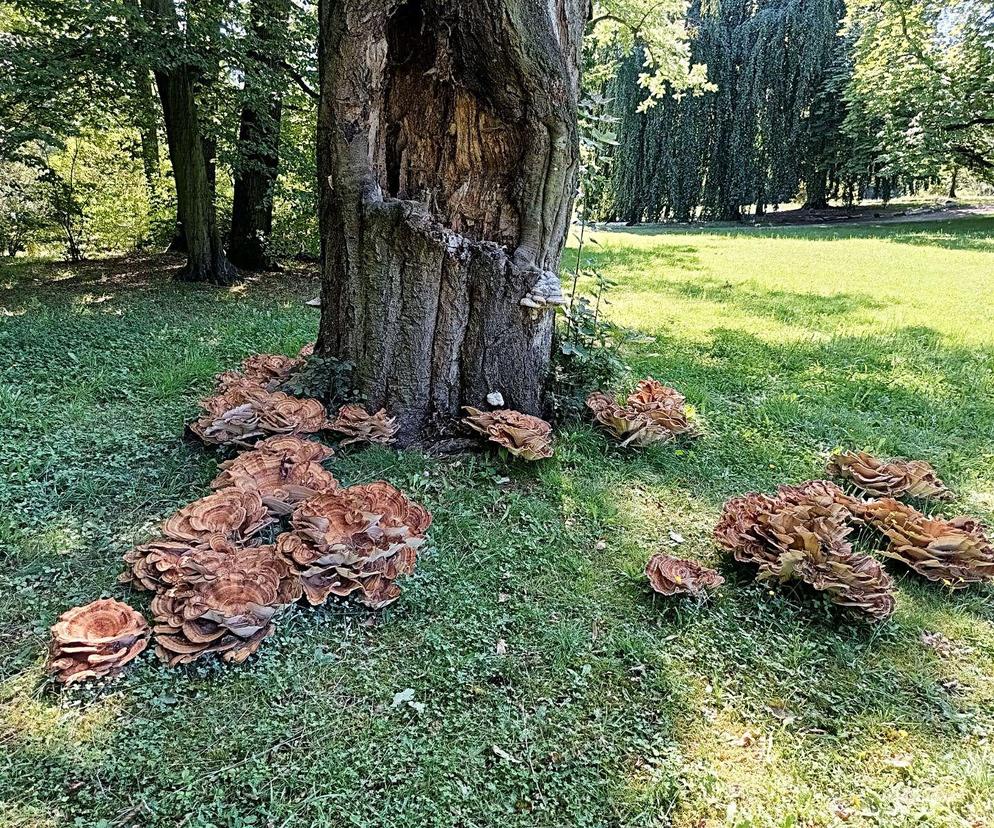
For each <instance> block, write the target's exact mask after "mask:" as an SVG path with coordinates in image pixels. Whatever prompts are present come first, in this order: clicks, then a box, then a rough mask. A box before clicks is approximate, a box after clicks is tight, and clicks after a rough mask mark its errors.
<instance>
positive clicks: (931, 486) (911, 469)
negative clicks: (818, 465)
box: [826, 451, 953, 500]
mask: <svg viewBox="0 0 994 828" xmlns="http://www.w3.org/2000/svg"><path fill="white" fill-rule="evenodd" d="M826 471H827V473H828V474H830V475H832V476H833V477H838V478H840V479H842V480H848V481H850V482H851V483H852V484H853V485H854V486H856V487H857V488H859V489H861V490H862V491H864V492H866V493H868V494H871V495H876V496H878V497H905V496H907V497H922V498H927V497H934V498H937V499H940V500H949V499H951V498H952V496H953V494H952V492H951V491H949V489H948V488H947V487H946V484H945V483H943V482H942V480H941V479H940V478H939V475H938V474H937V473H936V471H935V469H934V468H933V467H932V466H931V465H930V464H929V463H926V462H925V461H924V460H905V459H903V458H892V459H890V460H883V459H880V458H879V457H874V456H873V455H872V454H869V453H868V452H865V451H843V452H839V453H837V454H834V455H832V457H831V458H830V459H829V461H828V465H827V466H826Z"/></svg>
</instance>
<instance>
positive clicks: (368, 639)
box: [0, 218, 994, 828]
mask: <svg viewBox="0 0 994 828" xmlns="http://www.w3.org/2000/svg"><path fill="white" fill-rule="evenodd" d="M595 237H596V239H597V241H598V242H599V244H600V246H599V247H594V248H593V249H594V250H596V253H595V256H596V258H597V260H598V266H599V267H600V268H601V269H602V270H603V272H604V273H605V274H607V275H609V276H610V277H612V279H613V280H615V281H616V282H617V283H618V287H616V288H615V289H614V290H613V293H612V294H611V296H610V298H611V301H612V302H613V304H612V305H611V306H610V313H611V314H612V315H613V316H614V318H615V319H616V320H618V321H619V322H622V323H624V324H626V325H630V326H633V327H636V328H638V329H640V330H641V331H643V332H644V333H647V334H650V335H651V336H652V337H654V340H653V341H652V342H651V343H649V344H642V345H639V346H638V348H637V350H635V351H633V352H632V353H630V354H629V355H628V357H627V360H628V362H629V364H630V367H631V371H632V375H631V380H630V381H631V382H633V381H634V379H635V378H637V377H639V376H642V375H645V374H652V375H654V376H655V377H657V378H660V379H662V380H665V381H666V382H667V383H670V384H672V385H674V386H676V387H677V388H679V389H680V390H681V391H683V392H684V393H685V394H686V396H687V398H688V400H689V401H690V403H692V405H693V406H694V408H695V410H696V412H697V414H698V415H699V417H700V418H701V420H702V423H703V425H704V428H703V431H704V434H703V436H702V437H700V438H699V439H697V440H696V441H693V442H683V443H674V444H669V445H662V446H656V447H652V448H650V449H648V450H645V451H643V452H640V453H628V452H625V451H621V450H618V449H617V448H615V447H614V446H612V445H611V444H610V443H608V442H607V441H606V440H605V439H604V437H603V436H601V434H599V433H597V432H596V431H594V430H593V429H592V428H591V427H590V426H588V425H586V424H572V425H570V424H567V425H565V426H564V427H563V428H562V429H561V431H560V433H559V436H558V447H557V451H556V456H555V458H554V459H552V460H551V461H548V462H546V463H543V464H541V465H536V466H522V465H518V464H510V465H509V464H506V463H505V462H504V461H502V460H500V459H499V458H497V457H496V456H492V455H486V454H477V455H467V456H461V457H448V458H431V457H427V456H424V455H421V454H418V453H414V452H407V453H399V452H396V451H390V450H379V449H377V450H368V451H363V452H354V453H343V454H340V455H339V456H338V457H336V458H335V459H334V460H333V461H332V462H331V468H332V470H333V471H334V472H335V473H336V475H337V476H338V477H339V478H341V479H342V480H343V481H345V482H347V483H352V482H363V481H368V480H372V479H377V478H385V479H387V480H389V481H391V482H393V483H395V484H396V485H398V486H400V487H402V488H403V489H405V490H407V491H408V492H410V493H411V494H412V495H413V496H414V497H416V498H418V499H421V500H422V501H424V502H425V503H426V504H427V505H428V506H429V507H430V509H431V510H432V511H433V512H434V514H435V524H434V526H433V528H432V531H431V546H430V550H429V551H428V552H427V554H425V555H424V557H423V558H422V560H421V562H420V565H419V571H418V573H417V575H416V576H415V577H414V578H413V579H411V580H409V581H408V582H407V583H406V584H405V590H404V595H403V597H402V599H401V600H400V601H399V602H398V603H397V604H396V605H394V606H393V607H391V608H389V609H388V610H387V611H386V612H384V613H383V615H382V617H376V616H373V615H370V614H367V613H365V612H361V611H358V610H356V609H354V608H349V607H347V606H333V607H327V608H324V609H321V610H318V611H308V610H302V609H295V610H294V611H293V612H292V613H291V614H290V615H289V617H287V618H286V619H285V620H284V622H283V623H282V624H281V625H280V627H279V631H278V633H277V635H276V636H275V637H274V638H273V639H272V640H270V641H269V642H268V643H267V645H266V646H265V647H264V648H263V650H262V651H261V653H260V654H259V655H258V656H257V657H254V658H253V659H251V660H250V661H249V662H248V663H247V664H245V665H244V666H242V667H237V668H231V667H219V666H215V665H210V664H204V665H202V666H195V667H193V668H190V669H180V670H176V669H168V668H166V667H164V666H162V665H160V664H159V663H157V662H156V661H155V659H154V658H153V657H152V655H151V653H148V654H146V655H144V656H142V658H141V659H140V660H139V661H138V662H137V663H136V664H135V665H133V668H132V669H131V670H130V671H128V672H127V673H126V674H125V675H124V676H123V677H122V678H121V679H120V680H118V681H116V682H112V683H109V684H107V685H106V686H100V687H83V688H77V689H72V690H68V691H62V692H59V691H56V690H55V689H54V688H52V686H51V685H50V684H48V683H47V682H46V681H45V679H44V672H43V665H44V658H45V646H46V642H47V630H48V627H49V625H51V624H52V623H53V621H54V620H55V618H56V617H57V615H58V614H59V613H60V612H62V611H63V610H65V609H66V608H68V607H70V606H72V605H74V604H78V603H84V602H87V601H89V600H92V599H94V598H97V597H99V596H102V595H111V596H115V597H118V598H123V599H125V600H128V601H130V602H132V603H134V604H135V606H137V607H139V608H142V609H145V608H147V598H146V597H145V596H144V595H141V594H135V593H131V592H129V591H128V590H127V589H126V588H124V587H121V586H119V585H117V584H116V583H115V578H116V576H117V574H118V573H119V572H120V570H121V564H120V556H121V554H122V552H124V551H125V550H126V549H127V548H129V547H130V546H131V545H132V544H133V543H134V542H136V541H140V540H143V539H145V538H147V537H149V536H150V535H151V534H152V533H153V532H154V529H155V525H156V523H157V522H159V521H160V520H161V519H162V518H163V517H164V516H166V515H167V514H169V513H170V512H171V511H172V510H174V509H175V508H177V507H178V506H179V505H181V504H183V503H185V502H188V501H190V500H192V499H194V498H196V497H198V496H200V495H202V494H203V493H204V492H205V490H206V486H207V483H208V481H209V480H210V479H211V478H212V477H213V475H214V474H215V469H216V458H215V457H214V456H212V454H211V453H210V452H209V451H205V450H204V449H202V448H200V447H197V446H194V445H191V444H189V443H186V442H183V440H182V439H181V433H182V429H183V422H184V419H185V418H187V417H189V416H190V415H191V414H192V413H193V412H194V410H195V406H196V400H197V398H198V397H199V396H201V395H203V394H204V393H205V392H207V391H208V390H209V388H210V387H211V379H212V376H213V375H214V374H215V373H216V372H218V371H220V370H222V369H225V368H228V367H232V366H234V365H236V364H237V362H238V361H239V360H240V359H241V358H242V357H244V356H245V355H247V354H249V353H252V352H256V351H277V352H284V353H293V352H294V351H296V349H297V348H299V347H300V346H301V345H302V344H303V343H304V342H306V341H308V340H310V339H313V337H314V333H315V329H316V323H317V312H316V311H315V310H313V309H311V308H307V307H305V306H304V304H303V300H306V299H309V298H310V297H311V296H313V295H314V292H315V285H316V277H315V275H314V273H313V272H312V271H309V270H306V269H302V268H301V269H290V270H288V271H286V272H284V273H282V274H278V275H275V276H267V277H265V278H262V279H257V280H252V281H250V282H248V283H246V284H244V285H242V286H239V287H236V288H232V289H219V288H204V287H197V286H191V285H183V284H176V283H174V282H172V281H170V278H169V277H170V273H171V272H172V270H173V269H174V268H176V267H177V266H178V265H179V262H178V261H177V260H175V259H172V258H169V257H163V256H152V257H146V258H140V257H138V258H130V259H124V260H115V261H110V262H100V263H90V264H84V265H81V266H70V265H65V264H54V263H41V262H31V261H23V260H20V261H17V262H15V263H13V264H7V265H2V266H0V435H2V437H0V471H2V478H0V753H2V761H0V825H3V826H38V828H42V826H124V825H132V826H154V827H155V828H159V827H160V826H161V827H162V828H166V826H169V827H170V828H173V827H174V826H224V827H225V828H236V826H274V827H278V826H288V828H289V827H291V826H293V827H296V828H299V827H300V826H312V825H354V826H391V828H392V826H412V828H413V827H414V826H417V828H422V827H423V826H502V828H504V826H549V828H559V826H571V827H572V826H638V827H639V828H645V827H646V826H671V825H672V826H675V827H676V828H710V827H711V826H735V827H736V828H753V827H754V826H755V828H759V826H763V827H764V828H766V827H767V826H768V827H769V828H790V827H791V826H879V827H880V828H905V826H929V827H931V826H935V827H936V828H940V827H941V828H981V826H989V825H991V824H992V823H991V821H990V820H991V814H994V748H992V743H991V740H992V738H994V591H992V590H991V589H990V588H975V589H971V590H966V591H963V592H960V593H956V594H949V593H948V592H946V591H944V590H943V589H942V588H940V587H937V586H935V585H929V584H924V583H922V582H921V581H919V580H918V579H917V578H915V577H912V576H909V575H908V574H907V573H906V572H904V571H902V570H901V569H900V568H899V567H896V566H894V567H891V571H892V572H893V573H894V574H895V576H896V578H897V582H898V589H899V597H898V609H897V613H896V615H895V617H894V618H893V619H892V620H891V621H890V622H888V623H886V624H883V625H878V626H872V625H867V624H864V623H862V622H860V621H858V620H855V619H853V618H851V617H850V616H847V615H845V614H843V613H841V612H838V611H836V610H835V609H834V608H833V607H831V606H830V605H828V604H826V603H825V602H824V601H823V600H821V599H819V598H818V597H817V596H814V595H812V594H811V593H809V592H807V591H806V590H804V589H780V588H770V587H768V586H763V585H760V584H757V583H755V582H754V581H753V579H752V574H751V573H750V572H749V571H748V570H747V569H744V568H741V567H739V566H736V565H734V564H733V563H732V562H731V561H730V560H729V559H728V558H727V556H726V555H724V554H722V553H720V552H719V551H718V550H717V549H716V548H715V546H714V544H713V542H712V540H711V528H712V526H713V525H714V523H715V521H716V519H717V516H718V514H719V511H720V509H721V505H722V503H723V502H724V500H725V499H727V498H728V497H731V496H733V495H736V494H739V493H742V492H745V491H748V490H770V489H772V488H774V487H775V486H776V485H777V484H779V483H783V482H789V483H796V482H799V481H802V480H805V479H807V478H810V477H815V476H819V475H820V471H821V469H822V466H823V464H824V460H825V457H826V454H827V453H828V452H829V451H831V450H832V449H833V448H835V447H841V446H845V447H865V448H868V449H871V450H873V451H875V452H879V453H884V454H901V455H906V456H912V457H920V458H924V459H927V460H929V461H931V462H932V463H933V464H935V465H936V466H937V467H938V469H939V470H940V472H941V474H942V476H943V477H944V478H945V479H946V482H947V483H948V484H949V485H950V486H951V487H952V488H953V489H955V491H956V492H957V493H958V497H957V500H956V501H955V502H953V503H952V504H949V505H948V506H947V505H943V506H942V509H943V513H944V514H954V513H957V512H968V513H971V514H974V515H977V516H978V517H981V518H983V519H984V520H986V521H988V522H991V521H992V519H994V218H968V219H961V220H957V221H950V222H937V223H916V224H908V225H887V226H881V227H872V226H858V227H845V228H817V227H815V228H809V227H805V228H782V229H771V230H756V229H750V230H748V231H742V232H740V231H737V230H735V229H728V230H711V231H701V232H690V231H685V230H682V231H678V232H660V231H658V230H657V231H643V230H633V231H626V232H620V231H619V232H601V233H596V234H595ZM660 547H664V548H667V549H670V550H674V551H675V552H676V553H678V554H680V555H684V556H688V557H694V558H697V559H699V560H701V561H704V562H706V563H709V564H713V565H716V566H718V567H719V568H720V569H721V571H722V573H723V574H724V575H725V577H726V579H727V583H726V586H725V588H724V589H723V590H722V591H721V593H720V594H719V595H718V596H717V597H716V598H714V599H713V600H710V601H708V602H706V603H703V604H700V605H698V604H696V603H686V602H680V601H676V600H665V599H653V597H652V596H651V595H650V594H649V592H648V590H647V588H646V585H645V584H644V582H643V579H642V577H641V571H642V567H643V566H644V564H645V561H646V559H647V558H648V556H649V555H650V554H651V553H653V552H654V551H656V550H657V549H659V548H660ZM888 566H889V567H890V565H888ZM923 633H941V635H942V636H944V637H938V636H931V637H927V638H926V640H927V641H930V642H932V645H928V644H926V643H925V642H923V640H922V635H923Z"/></svg>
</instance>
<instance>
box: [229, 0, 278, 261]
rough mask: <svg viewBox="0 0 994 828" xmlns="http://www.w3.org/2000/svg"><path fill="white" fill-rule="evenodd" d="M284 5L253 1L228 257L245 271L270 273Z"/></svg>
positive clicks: (260, 0) (275, 1)
mask: <svg viewBox="0 0 994 828" xmlns="http://www.w3.org/2000/svg"><path fill="white" fill-rule="evenodd" d="M289 15H290V0H253V2H252V4H251V14H250V26H249V40H250V43H249V46H248V49H247V53H246V61H245V84H244V96H243V102H242V111H241V127H240V129H239V134H238V157H237V160H236V163H235V184H234V196H233V199H232V207H231V234H230V236H229V240H228V258H229V259H230V260H231V261H232V263H234V264H235V265H236V266H238V267H240V268H244V269H246V270H270V269H272V268H273V267H274V265H275V262H274V259H273V257H272V255H271V253H270V250H269V245H270V237H271V235H272V232H273V195H274V189H275V187H276V178H277V172H278V170H279V141H280V121H281V119H282V115H283V87H284V85H285V74H284V72H283V71H282V70H281V69H280V70H278V68H277V66H276V64H277V63H278V62H279V61H281V57H280V56H281V55H282V54H283V53H284V52H285V51H286V47H285V46H284V45H281V42H280V41H281V39H282V38H283V37H285V36H286V34H287V25H288V22H289Z"/></svg>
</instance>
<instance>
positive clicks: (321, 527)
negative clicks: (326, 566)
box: [290, 488, 379, 549]
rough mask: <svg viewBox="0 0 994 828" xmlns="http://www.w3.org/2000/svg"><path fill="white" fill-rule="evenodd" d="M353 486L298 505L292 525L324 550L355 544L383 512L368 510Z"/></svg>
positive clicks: (291, 520) (309, 540) (291, 521)
mask: <svg viewBox="0 0 994 828" xmlns="http://www.w3.org/2000/svg"><path fill="white" fill-rule="evenodd" d="M364 505H365V504H364V501H363V500H362V499H361V498H359V497H356V496H355V495H354V494H353V493H352V491H351V488H349V489H338V490H336V491H333V492H326V493H325V494H322V495H318V496H317V497H313V498H311V499H310V500H307V501H305V502H304V503H302V504H301V505H300V506H298V507H297V508H296V509H295V510H294V512H293V516H292V517H291V519H290V525H291V526H292V527H293V529H294V530H296V531H297V532H298V533H299V534H300V535H301V537H303V538H305V539H306V540H307V541H308V542H310V543H313V544H315V545H317V546H318V547H321V548H323V549H330V548H336V547H344V546H351V545H355V544H357V543H359V542H360V541H359V540H358V539H359V538H360V536H362V535H365V534H366V533H368V532H369V531H370V530H371V529H372V528H373V527H374V526H375V525H376V522H377V521H378V519H379V515H376V514H374V513H372V512H367V511H365V509H364V508H363V507H364Z"/></svg>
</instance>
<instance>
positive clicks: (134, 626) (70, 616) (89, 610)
mask: <svg viewBox="0 0 994 828" xmlns="http://www.w3.org/2000/svg"><path fill="white" fill-rule="evenodd" d="M147 632H148V624H147V623H146V622H145V619H144V618H143V617H142V615H141V613H139V612H138V611H136V610H134V609H132V608H131V607H129V606H128V605H127V604H125V603H123V602H122V601H115V600H114V599H113V598H102V599H100V600H99V601H93V602H92V603H89V604H86V605H85V606H82V607H73V608H72V609H70V610H67V611H66V612H64V613H62V615H60V616H59V620H58V622H57V623H56V624H55V625H54V626H53V627H52V638H53V639H54V640H55V641H56V642H58V643H59V644H60V645H65V644H70V643H82V644H86V645H89V646H94V647H96V646H98V645H101V644H108V643H111V642H114V641H119V640H120V639H122V638H137V637H140V636H142V635H145V634H146V633H147Z"/></svg>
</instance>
